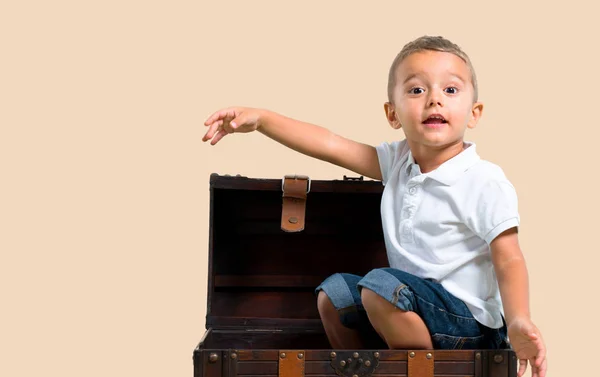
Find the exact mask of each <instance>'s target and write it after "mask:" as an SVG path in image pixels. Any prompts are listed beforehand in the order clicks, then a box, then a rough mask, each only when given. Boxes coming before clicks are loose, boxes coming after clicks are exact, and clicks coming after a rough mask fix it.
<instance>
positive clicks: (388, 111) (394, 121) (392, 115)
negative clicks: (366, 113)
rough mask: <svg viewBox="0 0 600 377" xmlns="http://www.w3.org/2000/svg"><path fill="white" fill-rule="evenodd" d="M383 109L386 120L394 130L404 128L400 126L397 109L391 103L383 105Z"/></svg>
mask: <svg viewBox="0 0 600 377" xmlns="http://www.w3.org/2000/svg"><path fill="white" fill-rule="evenodd" d="M383 109H384V110H385V118H386V119H387V121H388V123H389V124H390V126H392V128H393V129H395V130H397V129H399V128H402V124H400V120H399V119H398V116H397V114H396V109H394V105H392V104H391V103H390V102H386V103H384V104H383Z"/></svg>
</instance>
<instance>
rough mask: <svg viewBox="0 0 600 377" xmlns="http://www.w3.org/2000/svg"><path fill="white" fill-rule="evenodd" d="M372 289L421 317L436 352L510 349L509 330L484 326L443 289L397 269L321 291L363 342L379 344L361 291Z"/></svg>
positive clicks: (347, 277) (337, 278) (333, 281)
mask: <svg viewBox="0 0 600 377" xmlns="http://www.w3.org/2000/svg"><path fill="white" fill-rule="evenodd" d="M363 287H364V288H368V289H370V290H372V291H374V292H375V293H377V294H378V295H380V296H381V297H383V298H384V299H386V300H387V301H389V302H390V303H391V304H392V305H395V306H396V307H397V308H399V309H401V310H404V311H411V312H415V313H417V314H418V315H419V316H420V317H421V318H422V319H423V322H425V325H426V326H427V329H429V333H430V334H431V340H432V343H433V347H434V348H435V349H506V348H510V345H509V343H508V340H507V335H506V324H504V325H503V326H502V327H501V328H499V329H491V328H488V327H486V326H484V325H482V324H481V323H479V322H478V321H477V320H476V319H475V318H473V315H472V314H471V312H470V310H469V309H468V307H467V306H466V305H465V303H464V302H462V301H461V300H459V299H457V298H456V297H454V296H453V295H451V294H450V293H448V292H447V291H446V290H445V289H444V287H442V285H441V284H440V283H437V282H435V281H433V280H430V279H422V278H419V277H417V276H414V275H411V274H409V273H406V272H404V271H400V270H398V269H394V268H379V269H375V270H372V271H371V272H369V273H368V274H367V275H365V276H364V277H361V276H358V275H353V274H344V273H340V274H334V275H331V276H330V277H328V278H327V279H325V281H323V283H321V284H320V285H319V286H318V287H317V288H316V293H318V292H319V291H320V290H323V291H324V292H325V293H326V294H327V296H329V299H330V300H331V302H332V303H333V306H334V307H335V308H336V309H337V311H338V313H339V314H340V320H341V322H342V324H343V325H344V326H346V327H348V328H351V329H355V330H358V331H359V333H361V334H362V335H363V336H364V337H366V338H369V339H373V338H375V337H376V338H379V337H378V336H377V335H376V332H375V330H374V329H373V327H372V326H371V324H370V323H369V320H368V318H367V315H366V312H365V310H364V307H363V305H362V301H361V297H360V290H361V289H362V288H363Z"/></svg>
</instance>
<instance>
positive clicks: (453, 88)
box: [445, 86, 458, 94]
mask: <svg viewBox="0 0 600 377" xmlns="http://www.w3.org/2000/svg"><path fill="white" fill-rule="evenodd" d="M445 91H446V93H448V94H456V93H458V88H456V87H454V86H451V87H449V88H446V89H445Z"/></svg>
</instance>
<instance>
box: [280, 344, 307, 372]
mask: <svg viewBox="0 0 600 377" xmlns="http://www.w3.org/2000/svg"><path fill="white" fill-rule="evenodd" d="M304 355H305V352H304V351H303V350H280V351H279V370H278V372H279V377H304Z"/></svg>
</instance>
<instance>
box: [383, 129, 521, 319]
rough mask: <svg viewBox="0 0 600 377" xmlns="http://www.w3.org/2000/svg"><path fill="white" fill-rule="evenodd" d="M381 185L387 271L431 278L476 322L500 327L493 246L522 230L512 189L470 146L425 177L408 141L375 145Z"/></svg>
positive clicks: (500, 309)
mask: <svg viewBox="0 0 600 377" xmlns="http://www.w3.org/2000/svg"><path fill="white" fill-rule="evenodd" d="M376 149H377V154H378V157H379V163H380V166H381V174H382V176H383V179H382V182H383V184H384V185H385V187H384V190H383V196H382V201H381V216H382V224H383V233H384V237H385V245H386V248H387V255H388V259H389V263H390V266H391V267H393V268H397V269H400V270H403V271H406V272H408V273H411V274H413V275H416V276H420V277H423V278H432V279H435V280H436V281H438V282H440V283H441V284H442V285H443V286H444V288H445V289H446V290H447V291H448V292H450V293H451V294H453V295H454V296H456V297H457V298H459V299H461V300H462V301H464V302H465V304H466V305H467V307H468V308H469V309H470V311H471V313H472V314H473V317H474V318H475V319H477V320H478V321H479V322H480V323H482V324H484V325H485V326H488V327H490V328H499V327H501V326H502V324H503V323H502V317H501V315H503V314H504V310H503V307H502V301H501V297H500V291H499V288H498V281H497V279H496V274H495V272H494V268H493V264H492V259H491V253H490V243H491V242H492V240H493V239H494V238H495V237H496V236H498V235H499V234H500V233H502V232H503V231H505V230H507V229H509V228H512V227H515V226H518V225H519V213H518V208H517V207H518V203H517V195H516V191H515V188H514V187H513V185H512V184H511V183H510V182H509V181H508V179H507V178H506V176H505V175H504V172H503V171H502V169H501V168H500V167H498V166H497V165H494V164H492V163H490V162H488V161H484V160H482V159H481V158H480V157H479V155H478V154H477V151H476V146H475V144H474V143H470V142H465V149H464V150H463V151H462V152H461V153H459V154H458V155H457V156H455V157H453V158H452V159H450V160H448V161H446V162H445V163H443V164H442V165H440V166H439V167H438V168H437V169H435V170H434V171H431V172H429V173H426V174H422V173H421V171H420V169H419V166H418V165H417V164H416V163H415V161H414V159H413V156H412V153H411V152H410V149H409V147H408V144H407V143H406V140H402V141H395V142H392V143H383V144H380V145H378V146H377V147H376Z"/></svg>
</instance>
